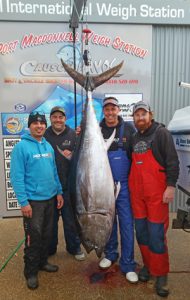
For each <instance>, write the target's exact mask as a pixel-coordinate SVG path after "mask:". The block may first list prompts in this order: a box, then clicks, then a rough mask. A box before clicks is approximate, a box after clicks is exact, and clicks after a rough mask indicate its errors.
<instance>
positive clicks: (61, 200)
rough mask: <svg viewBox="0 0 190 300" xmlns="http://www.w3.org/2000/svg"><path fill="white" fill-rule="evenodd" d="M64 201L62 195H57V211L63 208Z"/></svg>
mask: <svg viewBox="0 0 190 300" xmlns="http://www.w3.org/2000/svg"><path fill="white" fill-rule="evenodd" d="M63 204H64V200H63V196H62V195H57V209H60V208H62V207H63Z"/></svg>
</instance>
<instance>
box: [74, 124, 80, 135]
mask: <svg viewBox="0 0 190 300" xmlns="http://www.w3.org/2000/svg"><path fill="white" fill-rule="evenodd" d="M75 132H76V135H79V134H80V133H81V126H77V128H76V129H75Z"/></svg>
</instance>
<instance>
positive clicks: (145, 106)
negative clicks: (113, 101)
mask: <svg viewBox="0 0 190 300" xmlns="http://www.w3.org/2000/svg"><path fill="white" fill-rule="evenodd" d="M140 108H141V109H144V110H146V111H148V112H151V108H150V105H149V104H148V103H146V102H144V101H139V102H137V103H135V104H134V106H133V113H132V116H133V115H134V113H135V112H136V111H137V110H138V109H140Z"/></svg>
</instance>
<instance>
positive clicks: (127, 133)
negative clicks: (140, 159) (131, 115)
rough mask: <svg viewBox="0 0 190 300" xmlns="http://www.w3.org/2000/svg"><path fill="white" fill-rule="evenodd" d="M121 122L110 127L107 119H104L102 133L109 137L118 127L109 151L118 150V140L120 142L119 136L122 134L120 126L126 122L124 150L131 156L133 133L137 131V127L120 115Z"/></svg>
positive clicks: (101, 124) (106, 137) (101, 125)
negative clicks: (106, 121)
mask: <svg viewBox="0 0 190 300" xmlns="http://www.w3.org/2000/svg"><path fill="white" fill-rule="evenodd" d="M118 120H119V123H118V124H117V126H114V127H108V126H107V125H106V123H105V119H103V120H102V121H101V123H100V127H101V130H102V134H103V137H104V139H108V138H109V137H110V136H111V135H112V133H113V131H114V129H115V128H116V135H115V139H114V141H113V143H112V144H111V146H110V148H109V151H116V150H118V142H119V136H120V128H121V125H122V123H124V132H123V150H125V151H126V153H127V155H128V157H129V158H130V157H131V155H130V154H131V141H132V135H133V134H134V132H135V129H134V127H133V125H132V124H131V123H130V122H124V120H123V119H122V118H121V117H120V116H119V117H118Z"/></svg>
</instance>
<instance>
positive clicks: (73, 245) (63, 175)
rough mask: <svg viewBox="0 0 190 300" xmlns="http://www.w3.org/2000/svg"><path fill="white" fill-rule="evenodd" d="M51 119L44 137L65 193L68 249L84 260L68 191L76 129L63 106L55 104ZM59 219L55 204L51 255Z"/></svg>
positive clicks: (64, 211)
mask: <svg viewBox="0 0 190 300" xmlns="http://www.w3.org/2000/svg"><path fill="white" fill-rule="evenodd" d="M50 121H51V126H50V127H49V128H48V129H47V130H46V132H45V135H44V137H45V138H46V140H47V141H48V142H49V143H50V144H51V145H52V147H53V149H54V151H55V160H56V165H57V171H58V175H59V179H60V182H61V184H62V188H63V193H64V207H63V208H62V209H61V217H62V220H63V228H64V235H65V242H66V250H67V251H68V252H69V253H70V254H72V255H74V257H75V258H76V259H77V260H84V259H85V255H84V253H83V252H82V251H81V248H80V239H79V237H78V234H77V231H76V227H75V221H74V217H73V211H72V206H71V203H70V198H69V192H68V177H69V169H70V160H71V157H72V151H73V149H74V147H75V142H76V134H75V131H74V130H72V129H71V128H70V127H69V126H67V125H66V124H65V121H66V114H65V110H64V109H63V108H62V107H59V106H55V107H53V108H52V110H51V112H50ZM58 221H59V211H58V210H57V208H56V206H55V210H54V229H53V239H52V242H51V244H50V248H49V255H53V254H55V253H56V251H57V245H58Z"/></svg>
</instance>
